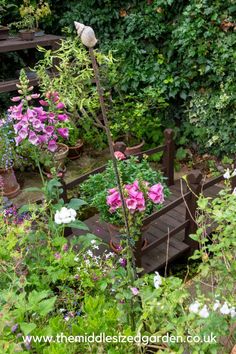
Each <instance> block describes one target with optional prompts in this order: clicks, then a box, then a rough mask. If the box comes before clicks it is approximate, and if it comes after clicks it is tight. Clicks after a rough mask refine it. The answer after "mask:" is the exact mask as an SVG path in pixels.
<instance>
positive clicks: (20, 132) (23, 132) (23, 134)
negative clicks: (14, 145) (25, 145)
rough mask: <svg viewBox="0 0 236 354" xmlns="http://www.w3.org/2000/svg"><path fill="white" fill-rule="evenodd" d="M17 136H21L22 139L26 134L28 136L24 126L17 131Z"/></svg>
mask: <svg viewBox="0 0 236 354" xmlns="http://www.w3.org/2000/svg"><path fill="white" fill-rule="evenodd" d="M18 134H19V136H20V137H21V139H22V140H24V139H25V138H26V137H27V136H28V130H27V129H25V128H22V129H21V130H20V131H19V132H18Z"/></svg>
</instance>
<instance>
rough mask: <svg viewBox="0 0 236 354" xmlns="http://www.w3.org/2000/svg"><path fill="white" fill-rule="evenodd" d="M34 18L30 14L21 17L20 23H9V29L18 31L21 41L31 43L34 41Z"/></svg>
mask: <svg viewBox="0 0 236 354" xmlns="http://www.w3.org/2000/svg"><path fill="white" fill-rule="evenodd" d="M34 26H35V18H34V16H33V15H32V14H30V13H29V14H27V15H25V16H24V17H22V20H21V21H18V22H13V23H11V27H15V28H17V29H18V30H19V36H20V38H21V39H22V40H23V41H32V40H33V39H34V34H35V30H34Z"/></svg>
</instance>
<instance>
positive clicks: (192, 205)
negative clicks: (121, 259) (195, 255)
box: [63, 129, 236, 273]
mask: <svg viewBox="0 0 236 354" xmlns="http://www.w3.org/2000/svg"><path fill="white" fill-rule="evenodd" d="M174 150H175V148H174V140H173V132H172V130H171V129H167V130H166V131H165V143H164V145H162V146H159V147H157V148H154V149H150V150H147V151H144V152H142V153H139V154H137V156H139V157H140V158H141V157H142V155H143V154H145V155H152V154H154V153H156V152H161V151H163V163H162V164H163V166H162V170H163V173H164V175H165V176H166V177H167V182H168V185H169V188H170V192H171V194H170V196H169V197H168V198H167V199H166V201H165V203H164V206H163V208H162V209H161V210H159V211H157V212H155V213H153V214H152V215H151V216H149V217H147V218H146V219H145V220H144V225H146V226H147V227H146V231H145V232H144V233H143V235H142V239H145V240H147V245H146V247H145V248H143V249H142V247H141V246H142V240H140V242H138V243H137V244H136V248H135V258H136V264H137V266H139V267H140V266H141V267H142V268H144V272H147V273H150V272H153V271H154V270H158V269H160V268H162V267H165V266H167V265H168V264H169V263H170V262H172V261H173V260H175V259H176V258H179V257H183V256H185V255H188V254H191V252H193V250H195V249H197V248H198V243H197V242H196V241H194V240H192V239H191V238H190V237H189V235H190V234H193V233H195V231H196V229H197V225H196V223H195V221H194V218H195V214H196V209H197V196H198V195H199V194H200V193H204V195H206V196H209V197H215V196H216V195H217V194H218V192H219V191H220V189H221V188H222V187H221V186H219V182H220V181H222V180H223V176H219V177H216V178H214V179H212V180H209V181H205V182H204V181H203V179H202V174H201V172H200V171H192V172H191V173H190V174H189V175H188V176H187V181H188V183H187V184H188V185H187V184H186V182H184V181H183V180H177V181H175V180H174V156H175V154H174ZM105 168H106V166H102V167H100V168H97V169H96V170H93V171H92V172H90V173H87V174H85V175H83V176H80V177H79V178H77V179H76V180H74V181H72V182H70V183H68V184H65V183H64V192H63V197H64V199H65V200H67V190H68V189H72V188H74V187H75V186H78V185H79V184H80V183H82V182H83V181H85V180H86V179H87V178H88V177H89V175H91V174H95V173H98V172H102V171H104V170H105ZM235 184H236V179H235V178H233V181H232V185H233V186H234V185H235ZM85 222H86V224H87V225H88V227H89V229H90V232H92V233H93V234H94V235H97V236H99V237H100V238H102V239H103V240H104V241H105V242H106V243H107V244H108V247H109V241H110V233H109V230H108V228H107V225H106V223H102V222H100V221H99V216H98V215H97V214H96V215H94V216H92V217H90V218H89V219H87V220H86V221H85ZM67 232H68V233H70V232H71V230H70V231H69V230H67ZM73 234H76V235H81V234H84V231H79V230H73Z"/></svg>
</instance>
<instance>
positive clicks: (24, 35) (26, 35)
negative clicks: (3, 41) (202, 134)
mask: <svg viewBox="0 0 236 354" xmlns="http://www.w3.org/2000/svg"><path fill="white" fill-rule="evenodd" d="M34 34H35V32H34V31H33V30H20V31H19V35H20V38H21V39H22V40H23V41H32V40H33V39H34Z"/></svg>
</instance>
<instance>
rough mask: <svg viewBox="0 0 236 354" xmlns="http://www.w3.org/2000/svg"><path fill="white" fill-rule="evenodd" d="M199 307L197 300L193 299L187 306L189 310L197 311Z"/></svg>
mask: <svg viewBox="0 0 236 354" xmlns="http://www.w3.org/2000/svg"><path fill="white" fill-rule="evenodd" d="M199 307H200V304H199V302H198V301H195V302H193V303H192V304H191V305H190V306H189V312H193V313H198V311H199Z"/></svg>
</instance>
